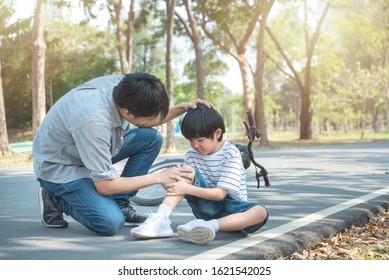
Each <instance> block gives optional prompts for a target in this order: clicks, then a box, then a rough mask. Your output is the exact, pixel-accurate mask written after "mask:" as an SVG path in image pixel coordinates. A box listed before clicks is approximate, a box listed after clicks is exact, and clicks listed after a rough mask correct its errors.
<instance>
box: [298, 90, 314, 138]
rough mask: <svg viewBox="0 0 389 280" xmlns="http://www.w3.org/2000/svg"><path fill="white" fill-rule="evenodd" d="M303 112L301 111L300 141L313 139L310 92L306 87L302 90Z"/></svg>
mask: <svg viewBox="0 0 389 280" xmlns="http://www.w3.org/2000/svg"><path fill="white" fill-rule="evenodd" d="M300 94H301V111H300V140H303V139H312V114H311V100H310V99H311V98H310V91H309V90H307V89H306V87H304V88H303V89H300Z"/></svg>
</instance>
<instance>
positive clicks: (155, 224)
mask: <svg viewBox="0 0 389 280" xmlns="http://www.w3.org/2000/svg"><path fill="white" fill-rule="evenodd" d="M170 224H171V223H170V220H169V219H168V218H163V217H162V216H161V215H158V214H155V213H151V214H150V215H149V216H148V218H147V219H146V221H144V222H143V223H142V224H141V225H140V226H138V227H135V228H133V229H132V230H131V231H130V233H131V236H132V237H135V238H159V237H171V236H173V230H172V228H171V227H170Z"/></svg>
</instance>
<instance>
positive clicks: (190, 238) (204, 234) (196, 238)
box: [177, 220, 216, 245]
mask: <svg viewBox="0 0 389 280" xmlns="http://www.w3.org/2000/svg"><path fill="white" fill-rule="evenodd" d="M177 233H178V236H179V237H180V239H181V240H182V241H185V242H191V243H195V244H199V245H203V244H207V243H208V242H209V241H212V240H213V239H214V238H215V236H216V233H215V230H214V229H213V228H211V227H209V226H208V225H207V224H206V223H205V221H204V220H193V221H190V222H189V223H186V224H185V225H179V226H178V227H177Z"/></svg>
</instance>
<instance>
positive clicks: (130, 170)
mask: <svg viewBox="0 0 389 280" xmlns="http://www.w3.org/2000/svg"><path fill="white" fill-rule="evenodd" d="M162 142H163V138H162V135H161V134H160V133H159V132H158V131H157V130H155V129H152V128H135V129H130V130H129V131H128V132H127V133H126V134H125V135H124V139H123V146H122V148H121V149H120V151H119V153H118V154H117V155H116V156H114V157H113V158H112V163H113V164H115V163H117V162H119V161H122V160H124V159H127V162H126V164H125V166H124V169H123V171H122V174H121V176H122V177H134V176H141V175H145V174H147V173H148V171H149V169H150V167H151V165H152V164H153V163H154V161H155V159H156V158H157V156H158V154H159V152H160V150H161V147H162ZM136 193H137V191H134V192H129V193H124V194H118V195H113V196H112V197H113V199H114V200H115V201H116V203H117V204H118V205H119V207H120V208H121V209H122V210H123V214H124V215H125V217H126V223H127V224H131V225H136V224H140V223H142V222H144V221H145V220H146V217H145V216H141V215H138V214H137V213H136V212H135V210H134V209H133V208H132V207H131V205H130V204H129V203H130V202H129V198H130V197H131V196H134V195H135V194H136Z"/></svg>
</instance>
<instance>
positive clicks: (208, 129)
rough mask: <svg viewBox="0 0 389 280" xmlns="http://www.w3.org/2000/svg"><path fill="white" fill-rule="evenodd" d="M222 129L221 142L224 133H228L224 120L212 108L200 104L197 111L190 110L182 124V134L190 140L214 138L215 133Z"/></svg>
mask: <svg viewBox="0 0 389 280" xmlns="http://www.w3.org/2000/svg"><path fill="white" fill-rule="evenodd" d="M218 128H220V129H221V130H222V135H221V137H220V138H219V141H222V140H223V133H224V132H226V128H225V126H224V121H223V118H222V117H221V116H220V114H219V113H218V112H217V111H216V110H215V109H212V108H208V107H207V106H205V105H203V104H198V105H197V108H196V109H191V110H189V111H188V112H187V113H186V115H185V117H184V118H183V120H182V123H181V133H182V135H184V137H185V138H186V139H188V140H192V139H195V138H201V137H205V138H213V136H214V133H215V131H216V130H217V129H218Z"/></svg>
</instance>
